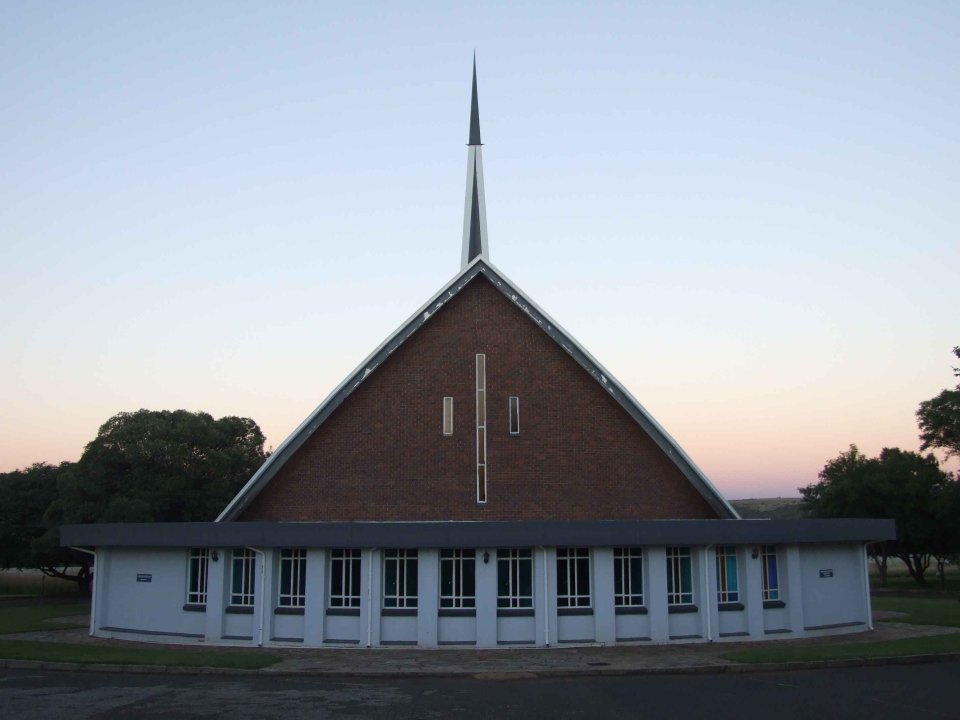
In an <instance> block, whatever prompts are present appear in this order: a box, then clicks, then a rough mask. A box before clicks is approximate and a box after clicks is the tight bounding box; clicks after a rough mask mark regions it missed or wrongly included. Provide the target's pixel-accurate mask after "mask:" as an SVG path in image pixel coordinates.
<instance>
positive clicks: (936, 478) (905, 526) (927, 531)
mask: <svg viewBox="0 0 960 720" xmlns="http://www.w3.org/2000/svg"><path fill="white" fill-rule="evenodd" d="M819 478H820V482H818V483H815V484H813V485H808V486H807V487H805V488H800V494H801V495H802V496H803V498H804V500H805V501H806V503H807V511H808V513H809V514H811V515H813V516H815V517H880V518H893V519H895V520H896V521H897V540H895V541H887V542H884V543H878V544H876V545H874V546H871V554H872V556H873V557H874V560H875V561H876V563H877V567H878V569H879V571H880V582H881V584H886V562H887V557H888V556H889V555H894V556H896V557H898V558H900V559H901V560H902V561H903V562H904V564H905V565H906V566H907V570H908V571H909V572H910V575H911V576H912V577H913V578H914V580H916V581H917V583H918V584H921V585H923V584H925V582H926V580H925V577H924V574H925V572H926V570H927V568H929V566H930V560H931V558H932V557H935V556H937V555H940V556H943V554H944V553H945V551H946V548H947V547H949V546H950V545H951V544H952V543H953V542H955V535H956V533H955V532H953V528H952V526H953V524H954V523H953V521H952V520H951V518H949V517H947V516H946V514H945V508H948V507H953V506H952V504H951V503H952V502H953V498H954V497H955V495H956V493H957V492H958V490H957V481H956V480H955V479H954V478H953V477H952V476H951V475H949V474H948V473H945V472H944V471H943V470H941V469H940V465H939V463H938V462H937V459H936V458H935V457H934V456H933V455H926V456H924V455H920V454H918V453H915V452H907V451H904V450H900V449H899V448H884V449H883V450H882V451H881V453H880V456H879V457H876V458H867V457H865V456H864V455H863V454H862V453H860V451H859V450H858V449H857V447H856V446H855V445H851V446H850V450H849V451H848V452H846V453H841V454H840V456H839V457H837V458H834V459H833V460H830V461H828V462H827V464H826V465H825V466H824V468H823V470H821V471H820V474H819Z"/></svg>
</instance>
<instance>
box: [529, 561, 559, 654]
mask: <svg viewBox="0 0 960 720" xmlns="http://www.w3.org/2000/svg"><path fill="white" fill-rule="evenodd" d="M556 574H557V550H556V548H534V550H533V607H534V613H535V615H536V628H535V629H536V636H535V638H536V644H537V645H556V644H557V578H556Z"/></svg>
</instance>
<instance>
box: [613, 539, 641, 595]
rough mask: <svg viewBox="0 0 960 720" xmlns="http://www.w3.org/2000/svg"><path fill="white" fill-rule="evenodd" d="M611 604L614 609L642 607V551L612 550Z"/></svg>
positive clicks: (635, 549) (639, 549)
mask: <svg viewBox="0 0 960 720" xmlns="http://www.w3.org/2000/svg"><path fill="white" fill-rule="evenodd" d="M613 604H614V605H615V606H616V607H642V606H643V550H642V549H641V548H614V549H613Z"/></svg>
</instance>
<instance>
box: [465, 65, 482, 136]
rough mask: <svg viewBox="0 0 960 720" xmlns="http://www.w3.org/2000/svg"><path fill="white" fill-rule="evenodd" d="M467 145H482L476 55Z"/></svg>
mask: <svg viewBox="0 0 960 720" xmlns="http://www.w3.org/2000/svg"><path fill="white" fill-rule="evenodd" d="M467 144H468V145H482V143H481V142H480V106H479V103H478V102H477V56H476V55H474V56H473V97H472V98H471V99H470V142H469V143H467Z"/></svg>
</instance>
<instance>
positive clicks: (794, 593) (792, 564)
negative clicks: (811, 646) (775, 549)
mask: <svg viewBox="0 0 960 720" xmlns="http://www.w3.org/2000/svg"><path fill="white" fill-rule="evenodd" d="M780 557H783V558H785V559H786V561H787V567H786V570H787V572H786V573H785V574H786V577H787V598H786V600H787V613H788V617H789V618H790V629H791V630H792V631H793V632H794V633H802V632H803V580H802V576H801V572H800V547H799V546H798V545H787V547H786V548H785V552H783V553H781V554H780ZM781 594H782V592H781Z"/></svg>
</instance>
